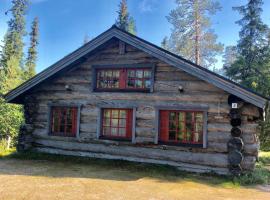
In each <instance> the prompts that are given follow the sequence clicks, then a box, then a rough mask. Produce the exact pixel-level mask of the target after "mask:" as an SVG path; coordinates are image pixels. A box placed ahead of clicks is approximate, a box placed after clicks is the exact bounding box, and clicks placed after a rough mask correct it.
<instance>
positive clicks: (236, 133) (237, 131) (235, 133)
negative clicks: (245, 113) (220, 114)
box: [231, 127, 242, 137]
mask: <svg viewBox="0 0 270 200" xmlns="http://www.w3.org/2000/svg"><path fill="white" fill-rule="evenodd" d="M231 135H232V137H241V135H242V130H241V129H240V128H238V127H233V128H232V130H231Z"/></svg>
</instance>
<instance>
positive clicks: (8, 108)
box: [0, 0, 28, 141]
mask: <svg viewBox="0 0 270 200" xmlns="http://www.w3.org/2000/svg"><path fill="white" fill-rule="evenodd" d="M27 6H28V0H12V7H11V9H10V10H9V11H8V13H9V12H10V13H11V14H12V16H11V18H10V20H9V21H8V30H7V33H6V34H5V37H4V41H3V46H2V51H1V54H0V66H1V67H0V113H1V115H0V139H6V138H7V137H11V138H12V139H13V141H15V140H14V139H15V138H16V137H17V135H18V132H19V127H20V125H21V123H22V122H23V112H22V107H21V106H18V105H12V104H7V103H6V102H5V101H4V99H3V98H2V95H3V94H5V93H7V92H8V91H10V90H12V89H14V88H15V87H16V86H18V85H19V84H21V83H22V82H23V80H24V76H23V66H22V64H23V47H24V43H23V37H24V36H25V34H26V32H25V14H26V10H27Z"/></svg>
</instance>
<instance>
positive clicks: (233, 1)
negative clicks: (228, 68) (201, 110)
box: [0, 0, 270, 72]
mask: <svg viewBox="0 0 270 200" xmlns="http://www.w3.org/2000/svg"><path fill="white" fill-rule="evenodd" d="M119 1H120V0H32V3H31V6H30V9H29V11H28V14H27V29H28V31H29V29H30V23H31V21H32V20H33V18H34V17H35V16H37V17H38V18H39V21H40V40H39V43H40V44H39V47H38V52H39V55H38V63H37V71H38V72H40V71H41V70H43V69H45V68H46V67H48V66H50V65H51V64H53V63H55V62H56V61H57V60H59V59H61V58H62V57H64V56H65V55H67V54H68V53H70V52H72V51H73V50H75V49H76V48H78V47H79V46H81V45H82V43H83V39H84V37H85V35H86V34H87V35H89V37H90V38H93V37H96V36H97V35H99V34H100V33H102V32H103V31H105V30H106V29H108V28H110V27H111V26H112V25H113V24H114V22H115V19H116V17H117V13H116V11H117V10H118V4H119ZM10 2H11V0H0V40H3V35H4V34H5V32H6V29H7V25H6V22H7V21H8V17H9V16H6V15H5V14H4V12H5V11H6V10H8V9H9V8H10ZM246 2H247V0H220V3H221V6H222V10H221V11H219V12H218V13H217V14H216V15H215V16H213V17H212V22H213V29H214V30H215V32H216V33H217V34H218V41H219V42H222V43H224V44H225V45H233V44H236V42H237V40H238V31H239V26H238V25H236V24H235V21H236V20H238V19H239V18H240V16H239V15H238V13H237V12H235V11H232V7H233V6H239V5H242V4H246ZM128 7H129V11H130V13H131V15H132V16H133V17H134V18H135V20H136V25H137V29H138V33H137V35H138V36H139V37H142V38H143V39H146V40H148V41H150V42H152V43H154V44H157V45H160V42H161V40H162V39H163V37H164V36H166V35H169V34H170V28H171V26H170V24H169V23H168V22H167V20H166V16H167V15H168V14H169V12H170V10H171V9H173V8H174V7H175V4H174V0H128ZM263 9H264V12H263V15H262V18H263V21H264V22H265V23H267V24H268V25H270V0H264V6H263ZM25 43H26V44H28V38H26V40H25ZM221 65H222V63H221V58H219V62H218V63H217V64H216V67H217V68H219V67H220V66H221Z"/></svg>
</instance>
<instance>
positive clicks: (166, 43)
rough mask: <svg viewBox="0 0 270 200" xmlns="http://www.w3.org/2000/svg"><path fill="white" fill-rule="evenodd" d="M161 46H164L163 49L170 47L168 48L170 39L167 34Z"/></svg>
mask: <svg viewBox="0 0 270 200" xmlns="http://www.w3.org/2000/svg"><path fill="white" fill-rule="evenodd" d="M161 47H162V48H163V49H168V48H169V39H168V37H167V36H165V37H164V38H163V40H162V41H161Z"/></svg>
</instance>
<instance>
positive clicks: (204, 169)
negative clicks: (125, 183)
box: [35, 147, 229, 175]
mask: <svg viewBox="0 0 270 200" xmlns="http://www.w3.org/2000/svg"><path fill="white" fill-rule="evenodd" d="M35 150H36V151H38V152H44V153H52V154H62V155H72V156H84V157H91V158H103V159H117V160H127V161H133V162H142V163H153V164H163V165H170V166H174V167H178V169H179V170H185V171H190V172H197V173H213V172H215V173H217V174H222V175H228V174H229V171H228V169H227V168H225V167H224V168H220V167H209V166H203V165H192V164H187V163H180V162H173V161H165V160H155V159H151V158H137V157H126V156H115V155H110V154H102V153H91V152H85V151H69V150H62V149H55V148H46V147H45V148H44V147H42V148H41V147H38V148H35Z"/></svg>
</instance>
